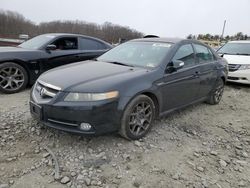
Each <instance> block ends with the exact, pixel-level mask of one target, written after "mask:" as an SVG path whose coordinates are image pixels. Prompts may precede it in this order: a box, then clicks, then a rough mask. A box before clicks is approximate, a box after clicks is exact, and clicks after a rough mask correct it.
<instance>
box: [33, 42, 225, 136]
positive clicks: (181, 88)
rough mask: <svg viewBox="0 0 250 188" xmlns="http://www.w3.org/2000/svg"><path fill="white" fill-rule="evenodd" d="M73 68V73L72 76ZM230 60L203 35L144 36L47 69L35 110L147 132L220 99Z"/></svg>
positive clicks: (75, 122)
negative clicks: (159, 120) (170, 116)
mask: <svg viewBox="0 0 250 188" xmlns="http://www.w3.org/2000/svg"><path fill="white" fill-rule="evenodd" d="M65 75H67V77H66V76H65ZM226 79H227V62H226V61H225V60H224V59H223V58H221V57H219V56H218V55H217V54H216V52H215V51H213V50H212V49H211V48H210V47H208V46H206V45H204V44H202V43H201V42H198V41H195V40H182V39H164V38H143V39H135V40H132V41H129V42H125V43H123V44H121V45H119V46H117V47H115V48H113V49H111V50H110V51H108V52H106V53H105V54H103V55H101V56H100V57H98V58H97V59H96V60H95V61H84V62H79V63H75V64H71V65H67V66H62V67H58V68H56V69H53V70H50V71H47V72H46V73H44V74H42V75H41V76H40V77H39V78H38V80H37V82H36V84H35V85H34V86H33V88H32V91H31V100H30V112H31V114H32V115H33V116H34V117H35V118H36V119H38V121H40V122H41V123H43V124H44V125H46V126H48V127H52V128H56V129H60V130H64V131H69V132H73V133H81V134H88V135H90V134H97V135H98V134H104V133H108V132H119V133H120V134H121V135H122V136H123V137H125V138H127V139H129V140H135V139H140V138H142V137H143V136H145V135H146V134H147V133H148V132H149V130H150V128H151V126H152V123H153V120H154V119H155V117H159V116H164V115H166V114H167V113H170V112H172V111H175V110H177V109H180V108H183V107H185V106H188V105H191V104H194V103H197V102H203V101H206V102H208V103H210V104H218V103H219V102H220V100H221V98H222V94H223V89H224V83H225V82H226Z"/></svg>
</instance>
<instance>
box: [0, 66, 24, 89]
mask: <svg viewBox="0 0 250 188" xmlns="http://www.w3.org/2000/svg"><path fill="white" fill-rule="evenodd" d="M24 81H25V80H24V74H23V72H22V71H21V70H20V69H19V68H17V67H4V68H2V69H0V87H2V88H3V89H4V90H8V91H14V90H18V89H19V88H21V87H22V85H23V84H24Z"/></svg>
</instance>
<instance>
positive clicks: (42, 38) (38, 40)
mask: <svg viewBox="0 0 250 188" xmlns="http://www.w3.org/2000/svg"><path fill="white" fill-rule="evenodd" d="M53 38H55V36H54V35H39V36H37V37H34V38H32V39H30V40H27V41H26V42H24V43H22V44H20V45H19V47H21V48H26V49H32V50H37V49H39V48H41V47H42V46H43V45H44V44H46V43H47V42H49V41H50V40H51V39H53Z"/></svg>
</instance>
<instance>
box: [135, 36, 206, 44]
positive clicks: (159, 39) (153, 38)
mask: <svg viewBox="0 0 250 188" xmlns="http://www.w3.org/2000/svg"><path fill="white" fill-rule="evenodd" d="M131 41H141V42H166V43H173V44H176V43H179V42H183V41H188V42H193V43H198V44H203V43H202V42H200V41H198V40H193V39H183V38H164V37H159V38H156V37H152V38H140V39H134V40H131ZM203 45H205V44H203Z"/></svg>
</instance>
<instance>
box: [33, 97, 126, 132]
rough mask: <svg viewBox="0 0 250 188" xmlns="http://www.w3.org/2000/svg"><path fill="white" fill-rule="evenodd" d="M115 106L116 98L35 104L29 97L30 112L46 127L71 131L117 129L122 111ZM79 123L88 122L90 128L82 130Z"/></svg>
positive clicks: (112, 130) (110, 130)
mask: <svg viewBox="0 0 250 188" xmlns="http://www.w3.org/2000/svg"><path fill="white" fill-rule="evenodd" d="M117 106H118V101H117V100H115V101H114V100H113V101H99V102H77V103H76V102H58V103H55V104H37V103H36V102H34V100H32V99H31V101H30V112H31V114H32V115H33V117H35V118H36V119H37V120H38V121H40V122H41V123H42V124H44V125H46V126H48V127H52V128H55V129H59V130H63V131H67V132H72V133H80V134H86V135H100V134H105V133H110V132H116V131H118V130H119V128H120V119H121V115H122V112H120V111H119V110H118V108H117ZM81 123H88V124H90V125H91V129H90V130H88V131H86V130H82V129H81V126H80V124H81Z"/></svg>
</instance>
